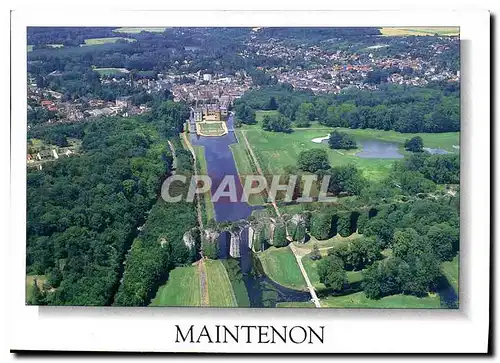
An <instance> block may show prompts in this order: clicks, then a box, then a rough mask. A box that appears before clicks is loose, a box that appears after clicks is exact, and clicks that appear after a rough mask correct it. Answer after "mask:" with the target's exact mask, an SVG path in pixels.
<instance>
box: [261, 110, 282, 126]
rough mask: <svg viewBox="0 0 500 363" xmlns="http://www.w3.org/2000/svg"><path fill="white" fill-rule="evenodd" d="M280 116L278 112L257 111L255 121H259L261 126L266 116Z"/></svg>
mask: <svg viewBox="0 0 500 363" xmlns="http://www.w3.org/2000/svg"><path fill="white" fill-rule="evenodd" d="M278 114H279V111H277V110H269V111H264V110H259V111H255V121H257V124H260V123H261V122H262V120H263V119H264V116H265V115H269V116H273V115H278Z"/></svg>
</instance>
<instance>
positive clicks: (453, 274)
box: [441, 256, 460, 293]
mask: <svg viewBox="0 0 500 363" xmlns="http://www.w3.org/2000/svg"><path fill="white" fill-rule="evenodd" d="M459 260H460V257H459V256H455V257H454V258H453V260H451V261H444V262H443V263H442V264H441V271H442V272H443V275H444V276H445V277H446V278H447V279H448V282H449V283H450V285H451V286H452V287H453V289H454V290H455V292H457V293H458V281H459V277H460V269H459Z"/></svg>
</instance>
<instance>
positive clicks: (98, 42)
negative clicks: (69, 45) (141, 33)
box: [80, 37, 136, 47]
mask: <svg viewBox="0 0 500 363" xmlns="http://www.w3.org/2000/svg"><path fill="white" fill-rule="evenodd" d="M120 39H121V40H126V41H127V42H129V43H132V42H135V41H136V40H135V39H133V38H125V37H109V38H92V39H85V44H80V46H81V47H85V46H90V45H102V44H110V43H116V42H117V41H118V40H120Z"/></svg>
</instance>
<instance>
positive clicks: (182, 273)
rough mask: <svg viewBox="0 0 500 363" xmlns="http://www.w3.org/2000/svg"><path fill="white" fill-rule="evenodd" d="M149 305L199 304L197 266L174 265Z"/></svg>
mask: <svg viewBox="0 0 500 363" xmlns="http://www.w3.org/2000/svg"><path fill="white" fill-rule="evenodd" d="M150 306H201V296H200V276H199V274H198V267H197V266H185V267H176V268H175V269H173V270H172V271H171V272H170V276H169V277H168V281H167V283H166V284H165V285H163V286H161V287H160V288H159V289H158V292H157V293H156V296H155V298H154V299H153V300H152V301H151V304H150Z"/></svg>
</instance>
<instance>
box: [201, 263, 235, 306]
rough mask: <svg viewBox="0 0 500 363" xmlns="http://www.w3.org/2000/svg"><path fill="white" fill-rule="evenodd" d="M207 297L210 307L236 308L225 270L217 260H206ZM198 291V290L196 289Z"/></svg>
mask: <svg viewBox="0 0 500 363" xmlns="http://www.w3.org/2000/svg"><path fill="white" fill-rule="evenodd" d="M205 266H206V270H207V281H208V282H207V283H208V296H209V300H210V306H212V307H237V306H238V304H237V302H236V297H235V296H234V292H233V287H232V285H231V281H230V280H229V276H228V275H227V271H226V268H225V267H224V265H223V264H222V262H221V261H219V260H207V261H206V262H205ZM198 289H199V288H198Z"/></svg>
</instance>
